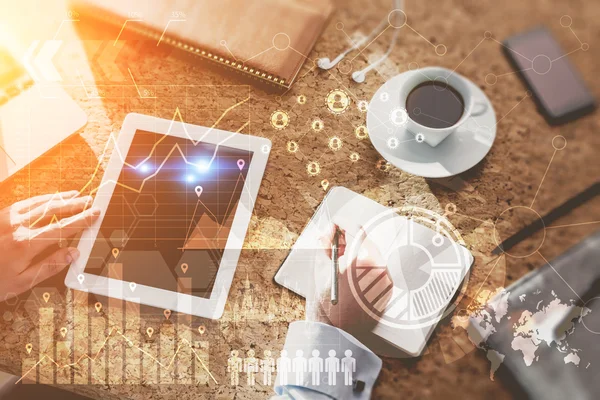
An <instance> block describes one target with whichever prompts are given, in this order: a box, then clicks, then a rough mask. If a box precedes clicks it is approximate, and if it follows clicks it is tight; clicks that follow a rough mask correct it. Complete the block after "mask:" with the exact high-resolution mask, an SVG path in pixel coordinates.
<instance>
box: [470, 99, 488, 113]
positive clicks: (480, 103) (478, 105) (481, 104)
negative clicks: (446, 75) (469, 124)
mask: <svg viewBox="0 0 600 400" xmlns="http://www.w3.org/2000/svg"><path fill="white" fill-rule="evenodd" d="M487 109H488V105H487V102H486V101H484V100H475V102H474V104H473V109H472V111H471V116H473V117H478V116H480V115H482V114H483V113H485V112H486V111H487Z"/></svg>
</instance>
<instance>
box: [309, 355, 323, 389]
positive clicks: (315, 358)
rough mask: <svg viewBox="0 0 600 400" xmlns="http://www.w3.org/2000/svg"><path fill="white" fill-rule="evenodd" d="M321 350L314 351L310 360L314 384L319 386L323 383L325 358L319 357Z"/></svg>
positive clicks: (310, 370)
mask: <svg viewBox="0 0 600 400" xmlns="http://www.w3.org/2000/svg"><path fill="white" fill-rule="evenodd" d="M320 354H321V353H320V352H319V350H313V351H312V357H311V358H310V359H309V360H308V372H311V373H312V380H311V382H312V384H313V385H316V386H319V384H320V383H321V372H323V359H322V358H321V357H319V355H320Z"/></svg>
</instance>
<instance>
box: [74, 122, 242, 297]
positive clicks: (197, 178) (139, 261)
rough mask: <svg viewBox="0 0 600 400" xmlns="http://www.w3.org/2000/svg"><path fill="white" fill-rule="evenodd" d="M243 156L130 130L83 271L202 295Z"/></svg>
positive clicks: (233, 204)
mask: <svg viewBox="0 0 600 400" xmlns="http://www.w3.org/2000/svg"><path fill="white" fill-rule="evenodd" d="M115 151H117V150H115ZM251 161H252V152H251V151H247V150H240V149H234V148H231V147H227V146H224V145H214V144H208V143H202V142H200V143H197V144H194V143H193V142H192V141H191V140H189V139H187V138H178V137H174V136H165V135H161V134H156V133H152V132H146V131H139V130H138V131H137V132H136V134H135V136H134V138H133V141H132V144H131V147H130V149H129V152H128V154H127V155H126V157H125V164H124V166H123V169H122V171H121V173H120V175H119V178H118V181H117V182H116V187H115V190H114V193H113V195H112V197H111V198H110V203H109V205H108V208H107V210H106V212H105V215H104V218H103V221H102V224H101V227H100V230H99V232H98V237H97V239H96V241H95V242H94V246H93V248H92V251H91V253H90V258H89V260H88V263H87V265H86V268H85V272H86V273H90V274H94V275H100V276H106V277H110V278H115V279H120V280H124V281H127V282H135V283H136V284H141V285H146V286H151V287H154V288H160V289H165V290H169V291H178V292H183V293H188V294H192V295H194V296H199V297H204V298H209V297H210V294H211V291H212V288H213V285H214V282H215V278H216V275H217V271H218V269H219V265H220V263H221V258H222V256H223V252H224V250H225V247H226V243H227V238H228V237H229V233H230V230H231V227H232V224H233V219H234V216H235V212H236V209H237V206H238V203H239V200H240V196H241V193H242V190H243V188H244V185H245V182H246V175H247V172H248V169H249V166H250V163H251ZM242 239H243V238H242Z"/></svg>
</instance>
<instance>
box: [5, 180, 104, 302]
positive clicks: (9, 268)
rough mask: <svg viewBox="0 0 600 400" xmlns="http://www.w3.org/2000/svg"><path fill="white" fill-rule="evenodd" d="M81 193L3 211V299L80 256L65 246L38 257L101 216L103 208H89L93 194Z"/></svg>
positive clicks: (43, 198)
mask: <svg viewBox="0 0 600 400" xmlns="http://www.w3.org/2000/svg"><path fill="white" fill-rule="evenodd" d="M78 194H79V193H78V192H77V191H72V192H64V193H59V194H47V195H43V196H37V197H33V198H31V199H27V200H23V201H20V202H18V203H15V204H13V205H12V206H10V207H7V208H5V209H3V210H0V249H2V258H3V261H2V263H1V266H0V301H5V300H8V299H10V298H11V297H14V296H17V295H18V294H20V293H23V292H26V291H27V290H29V289H31V288H32V287H33V286H35V285H37V284H39V283H40V282H42V281H44V280H46V279H48V278H50V277H51V276H53V275H56V274H57V273H59V272H60V271H61V270H62V269H63V268H65V267H66V266H68V265H69V264H71V263H72V262H73V261H75V260H76V259H77V257H79V251H78V250H77V249H76V248H70V247H65V248H59V249H58V250H56V251H55V252H54V253H52V254H50V255H48V256H47V257H46V258H44V259H42V260H39V261H38V260H37V258H39V257H38V256H39V255H40V254H41V253H42V252H44V251H45V250H47V249H48V248H49V247H50V246H52V245H57V244H58V243H59V242H60V240H61V239H66V238H69V237H71V236H73V235H75V234H77V233H79V232H81V231H83V230H84V229H85V228H87V227H88V226H89V225H90V224H91V223H92V222H94V221H95V220H96V219H97V218H98V216H99V215H100V210H98V209H89V205H90V203H91V200H92V199H91V197H89V196H85V197H76V196H77V195H78ZM54 216H56V218H57V219H58V221H57V220H56V219H54Z"/></svg>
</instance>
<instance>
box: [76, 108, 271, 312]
mask: <svg viewBox="0 0 600 400" xmlns="http://www.w3.org/2000/svg"><path fill="white" fill-rule="evenodd" d="M138 130H140V131H147V132H154V133H157V134H166V135H170V136H175V137H180V138H187V139H190V140H193V141H194V142H202V143H210V144H215V145H217V146H219V145H222V146H226V147H230V148H234V149H240V150H247V151H251V152H253V155H252V161H251V162H250V165H249V169H248V173H247V175H246V182H245V185H244V188H243V190H242V192H241V194H240V200H239V203H238V206H237V209H236V212H235V216H234V220H233V223H232V227H231V231H230V233H229V237H228V238H227V243H226V245H225V250H224V252H223V257H222V259H221V263H220V265H219V269H218V271H217V276H216V278H215V283H214V285H213V289H212V292H211V294H210V298H202V297H196V296H192V295H189V294H184V293H178V292H173V291H169V290H164V289H159V288H154V287H151V286H145V285H142V284H137V283H136V287H135V289H134V290H132V289H131V287H130V282H126V281H122V280H117V279H113V278H108V277H104V276H99V275H94V274H89V273H86V272H84V270H85V267H86V265H87V262H88V259H89V256H90V253H91V250H92V248H93V245H94V242H95V240H96V238H97V236H98V232H99V230H100V227H101V225H102V222H103V219H104V214H105V211H106V210H107V208H108V205H109V203H110V200H111V198H112V194H113V192H114V189H115V187H116V186H117V183H116V182H117V180H118V179H119V175H120V173H121V171H122V169H123V166H124V162H123V160H122V159H121V154H123V157H122V158H123V159H126V157H127V154H128V153H129V148H130V146H131V143H132V141H133V138H134V135H135V133H136V131H138ZM109 140H110V139H109ZM270 149H271V141H270V140H269V139H266V138H262V137H257V136H250V135H245V134H240V133H234V132H228V131H223V130H219V129H215V128H207V127H204V126H199V125H191V124H187V123H183V122H175V121H173V120H168V119H161V118H156V117H151V116H147V115H142V114H136V113H130V114H128V115H127V116H126V117H125V120H124V121H123V126H122V128H121V132H120V133H119V138H118V140H117V142H116V144H115V149H114V150H113V153H112V156H111V158H110V160H109V162H108V165H107V167H106V169H105V173H104V177H103V178H102V183H101V184H100V186H99V187H98V189H97V193H96V196H95V199H94V207H98V208H100V209H101V210H102V214H101V216H100V218H98V220H96V221H95V222H94V223H93V224H92V226H90V228H88V229H86V230H85V231H84V232H83V234H82V236H81V239H80V241H79V245H78V249H79V251H80V257H79V259H78V260H77V261H75V262H73V263H72V264H71V267H70V268H69V272H68V274H67V276H66V278H65V285H67V286H68V287H69V288H72V289H76V290H81V291H88V292H90V293H94V294H98V295H102V296H108V297H113V298H118V299H122V300H126V301H133V302H138V303H141V304H145V305H149V306H153V307H158V308H162V309H168V310H171V311H176V312H182V313H186V314H191V315H196V316H199V317H206V318H211V319H217V318H220V317H221V316H222V315H223V311H224V308H225V303H226V301H227V296H228V294H229V289H230V287H231V283H232V281H233V275H234V273H235V269H236V267H237V263H238V260H239V256H240V253H241V249H242V245H243V243H244V238H245V237H246V233H247V231H248V226H249V223H250V218H251V216H252V209H253V208H254V203H255V201H256V197H257V195H258V189H259V187H260V183H261V181H262V177H263V174H264V171H265V168H266V165H267V159H268V158H269V153H270ZM80 274H83V276H84V280H83V283H80V282H79V280H78V279H77V277H78V275H80Z"/></svg>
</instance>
